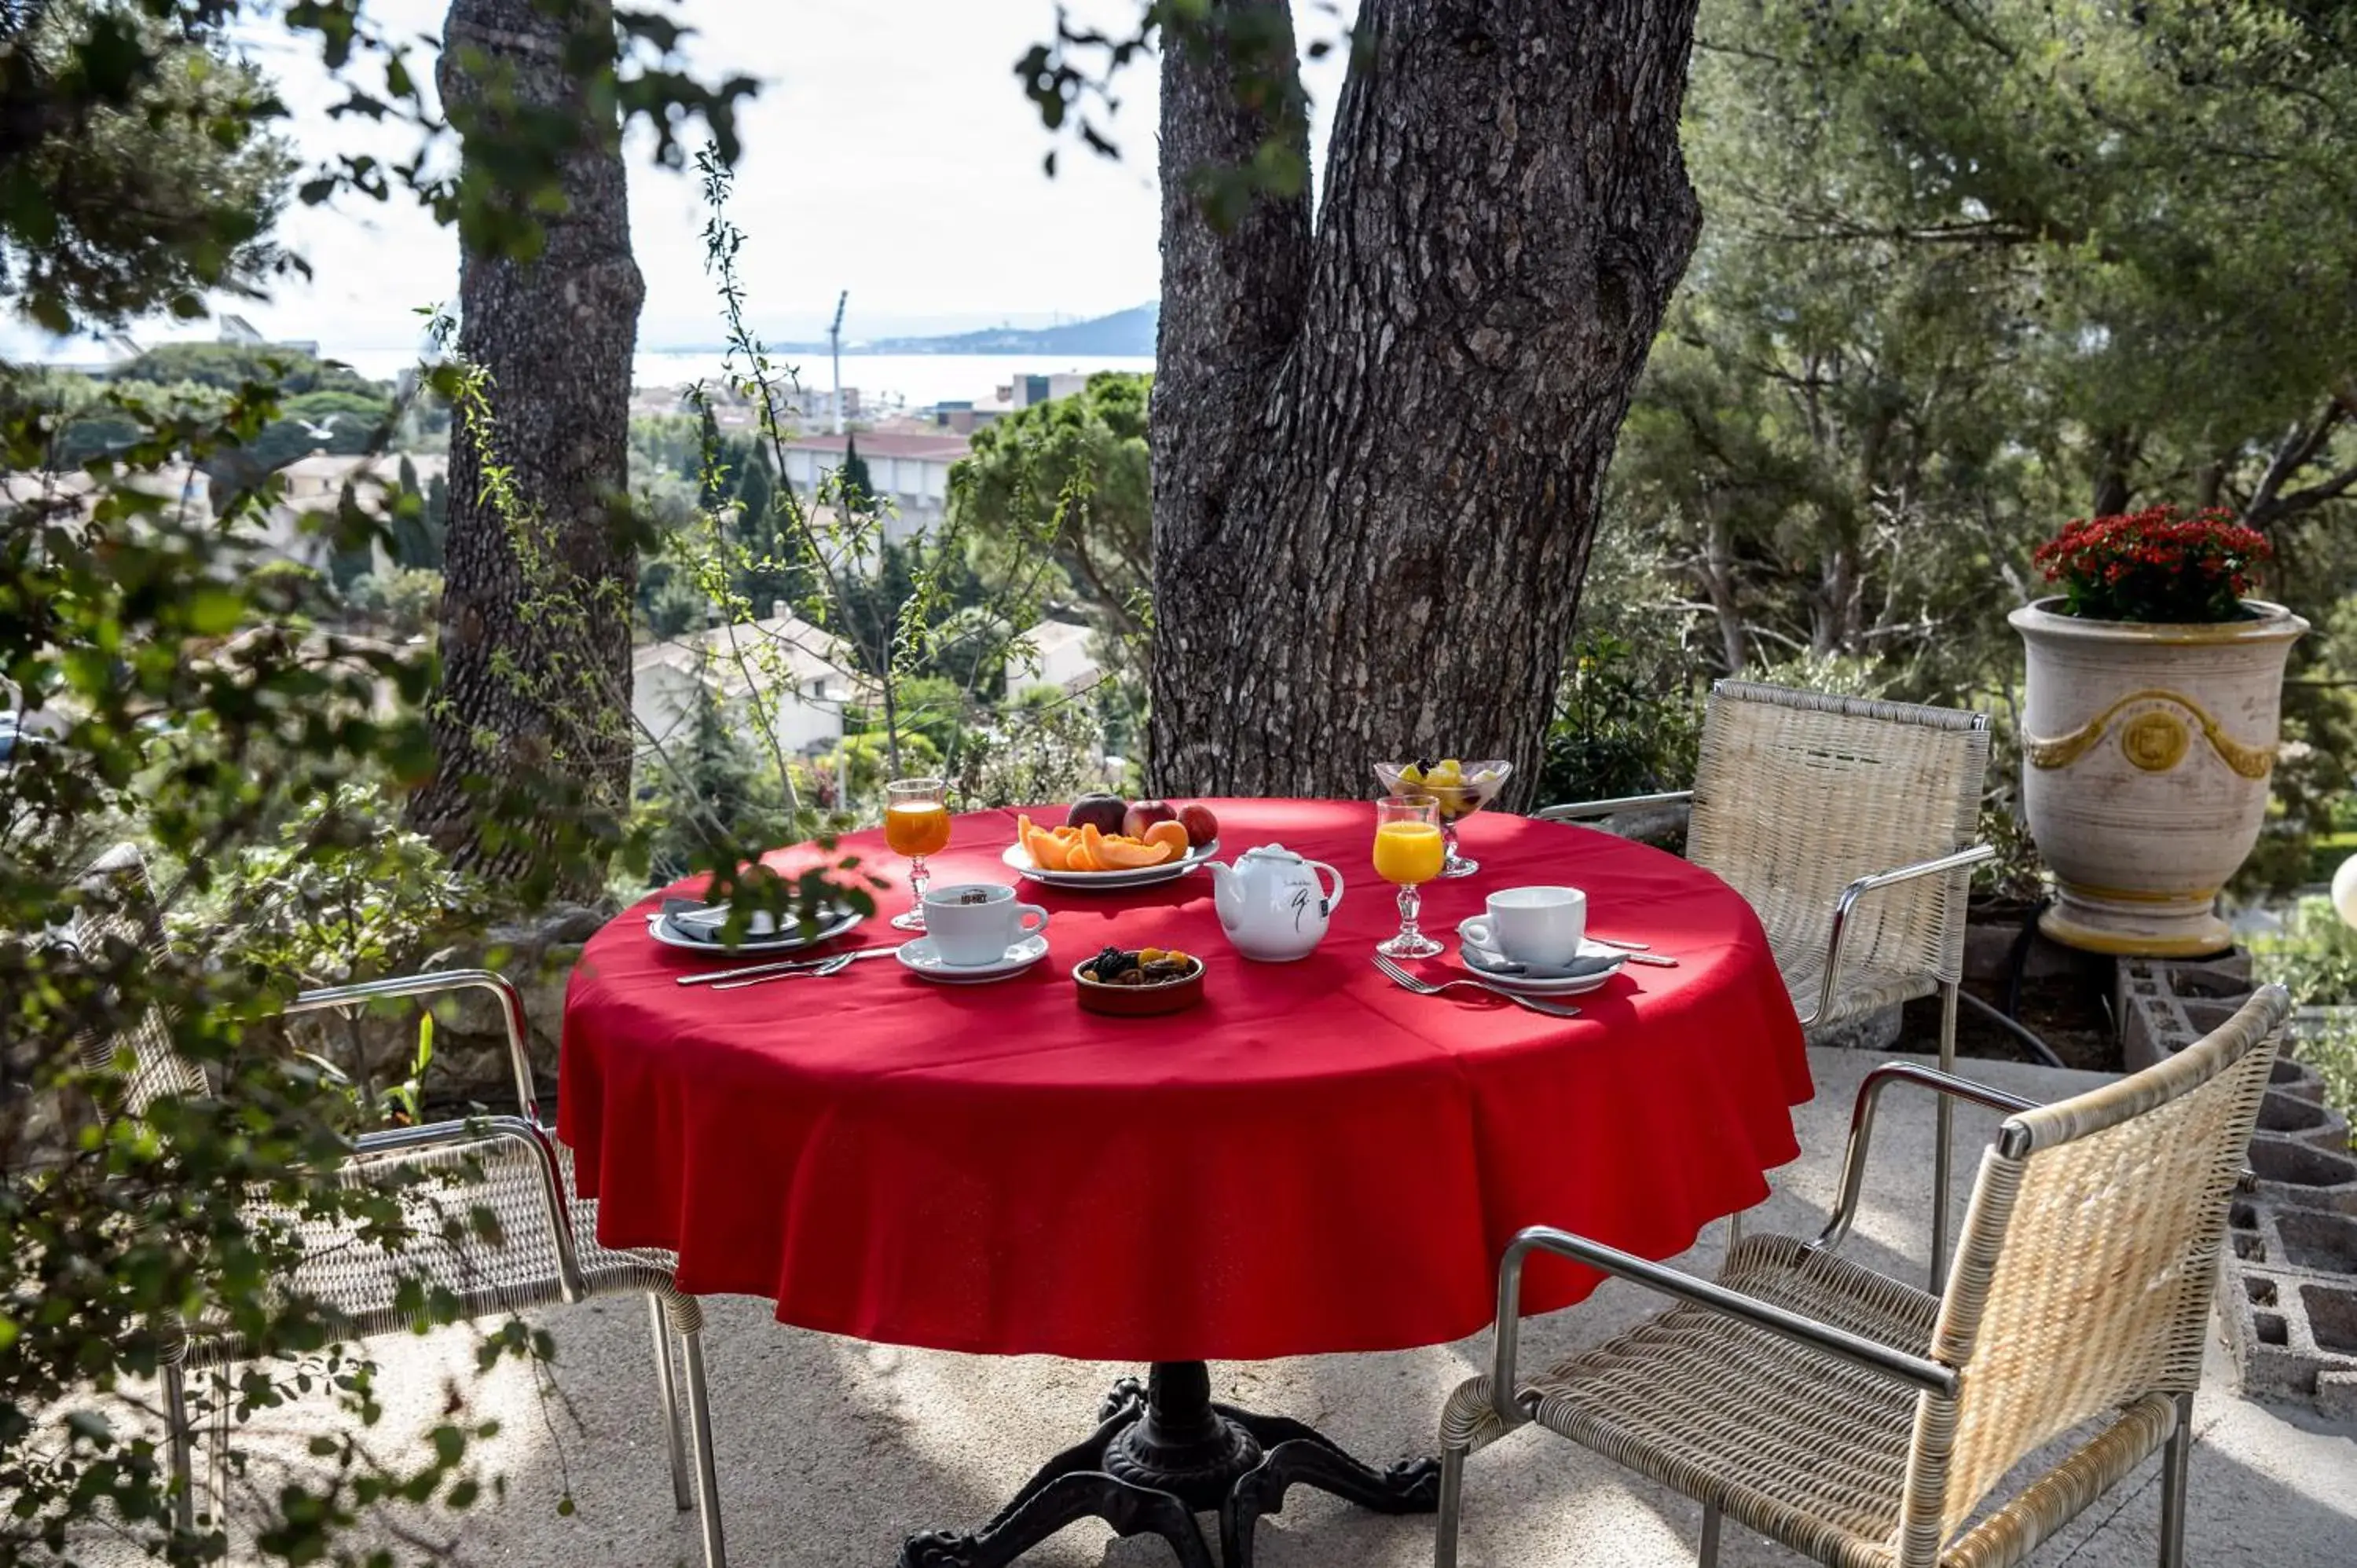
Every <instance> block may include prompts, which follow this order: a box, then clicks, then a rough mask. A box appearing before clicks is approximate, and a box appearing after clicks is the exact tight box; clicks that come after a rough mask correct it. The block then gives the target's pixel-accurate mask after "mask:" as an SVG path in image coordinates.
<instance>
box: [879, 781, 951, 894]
mask: <svg viewBox="0 0 2357 1568" xmlns="http://www.w3.org/2000/svg"><path fill="white" fill-rule="evenodd" d="M884 842H885V843H886V844H887V845H888V846H889V847H890V849H891V851H892V853H893V854H905V855H907V856H908V857H909V912H908V913H907V914H905V915H898V916H895V917H894V918H893V920H892V929H894V930H897V931H921V930H923V929H925V884H926V883H927V882H928V881H930V880H931V877H930V875H928V873H927V872H926V870H925V856H927V855H929V854H941V853H942V851H943V850H945V849H947V848H949V846H950V808H949V800H948V796H947V794H946V786H944V785H943V784H942V781H941V780H940V779H893V780H892V781H891V782H890V783H889V784H887V785H885V786H884Z"/></svg>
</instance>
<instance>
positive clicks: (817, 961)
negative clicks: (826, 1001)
mask: <svg viewBox="0 0 2357 1568" xmlns="http://www.w3.org/2000/svg"><path fill="white" fill-rule="evenodd" d="M896 952H899V947H898V946H896V945H894V944H891V943H887V944H886V945H884V946H883V947H880V948H859V949H856V950H853V951H851V952H847V953H829V954H827V955H826V956H825V957H823V958H810V959H786V960H782V961H779V962H776V963H753V964H744V965H741V966H739V967H738V968H736V969H707V970H705V972H703V973H701V974H683V975H681V976H680V977H679V983H681V984H682V985H706V984H709V983H712V982H713V981H716V980H749V979H751V978H752V977H753V976H755V975H757V974H793V973H797V972H800V971H802V970H806V969H816V968H818V966H819V965H821V964H823V963H832V962H833V961H834V960H836V959H839V958H846V959H852V960H858V959H863V958H882V957H884V956H885V955H886V954H888V953H896Z"/></svg>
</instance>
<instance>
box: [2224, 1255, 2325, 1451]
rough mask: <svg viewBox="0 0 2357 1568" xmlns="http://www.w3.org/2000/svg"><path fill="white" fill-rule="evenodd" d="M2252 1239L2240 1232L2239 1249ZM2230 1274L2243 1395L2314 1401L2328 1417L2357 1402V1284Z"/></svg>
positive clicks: (2227, 1311)
mask: <svg viewBox="0 0 2357 1568" xmlns="http://www.w3.org/2000/svg"><path fill="white" fill-rule="evenodd" d="M2244 1234H2245V1233H2244V1232H2237V1233H2236V1240H2237V1244H2238V1246H2239V1244H2240V1241H2241V1239H2242V1236H2243V1235H2244ZM2227 1273H2228V1277H2227V1279H2226V1281H2225V1288H2224V1289H2222V1291H2221V1292H2220V1297H2221V1299H2220V1302H2219V1306H2220V1308H2221V1312H2220V1316H2222V1317H2223V1318H2224V1320H2225V1324H2226V1338H2227V1342H2228V1343H2229V1344H2230V1345H2231V1346H2232V1347H2233V1351H2234V1357H2235V1359H2236V1360H2237V1361H2239V1362H2240V1363H2241V1364H2242V1369H2243V1391H2244V1393H2246V1394H2249V1395H2250V1396H2252V1397H2253V1398H2255V1399H2275V1400H2283V1399H2295V1400H2307V1401H2309V1402H2313V1403H2314V1404H2315V1405H2316V1406H2317V1408H2318V1409H2319V1411H2320V1412H2323V1413H2325V1414H2327V1415H2333V1414H2334V1413H2335V1412H2336V1411H2338V1410H2341V1408H2343V1407H2344V1406H2346V1405H2349V1404H2352V1403H2357V1279H2350V1278H2347V1277H2342V1278H2338V1279H2335V1278H2331V1277H2328V1276H2321V1275H2314V1274H2303V1273H2298V1271H2295V1270H2288V1269H2287V1270H2275V1269H2266V1268H2259V1267H2255V1266H2253V1265H2252V1264H2250V1263H2248V1262H2243V1263H2240V1264H2238V1265H2237V1266H2236V1267H2233V1268H2232V1269H2230V1270H2228V1271H2227ZM2328 1379H2329V1380H2330V1381H2328Z"/></svg>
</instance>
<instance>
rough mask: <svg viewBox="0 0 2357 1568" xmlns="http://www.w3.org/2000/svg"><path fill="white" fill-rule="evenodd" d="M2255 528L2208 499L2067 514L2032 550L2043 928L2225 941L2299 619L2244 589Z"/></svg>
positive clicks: (2033, 774) (2082, 938)
mask: <svg viewBox="0 0 2357 1568" xmlns="http://www.w3.org/2000/svg"><path fill="white" fill-rule="evenodd" d="M2268 553H2269V552H2268V546H2267V542H2266V539H2265V538H2264V537H2263V536H2261V535H2260V534H2259V533H2257V532H2254V531H2253V530H2251V529H2248V528H2245V527H2244V526H2242V525H2241V524H2239V523H2237V522H2236V521H2234V520H2233V516H2232V514H2230V513H2228V512H2224V511H2219V510H2205V511H2199V512H2190V513H2189V512H2180V511H2179V510H2176V509H2175V508H2173V507H2166V506H2161V507H2154V508H2152V509H2150V510H2146V511H2139V512H2131V513H2126V514H2123V515H2118V516H2113V517H2098V518H2090V519H2083V520H2081V521H2075V522H2072V524H2071V525H2070V526H2069V527H2068V528H2066V529H2064V530H2063V531H2062V532H2061V534H2060V535H2059V536H2058V537H2056V538H2054V539H2052V540H2050V541H2049V542H2047V543H2045V544H2043V545H2041V546H2040V547H2039V550H2038V552H2037V553H2036V555H2035V556H2034V557H2033V559H2034V560H2035V561H2036V562H2037V564H2039V565H2040V566H2042V567H2044V568H2045V571H2046V576H2047V580H2048V581H2050V582H2053V583H2058V584H2060V585H2061V588H2062V592H2061V595H2059V596H2055V597H2051V598H2044V599H2040V600H2038V601H2037V602H2036V603H2034V604H2030V605H2025V606H2024V607H2021V608H2019V609H2018V610H2015V611H2014V612H2013V614H2012V616H2011V617H2010V619H2011V621H2012V623H2013V627H2014V629H2015V630H2017V631H2018V632H2019V633H2021V639H2022V641H2023V642H2024V643H2025V644H2026V645H2027V647H2028V650H2029V690H2028V693H2027V694H2026V698H2025V702H2024V704H2023V713H2022V737H2021V738H2022V768H2021V796H2022V807H2023V811H2024V812H2025V814H2026V815H2027V816H2028V817H2029V831H2030V835H2031V836H2032V837H2033V838H2034V839H2036V840H2037V843H2038V848H2039V851H2040V854H2043V855H2044V856H2045V859H2046V862H2047V864H2048V865H2050V866H2051V867H2053V870H2054V875H2055V880H2056V883H2057V884H2058V894H2059V897H2057V900H2056V902H2055V904H2054V906H2053V908H2050V909H2049V910H2047V912H2046V914H2045V915H2044V917H2043V918H2041V920H2040V925H2041V926H2042V927H2043V928H2044V929H2045V931H2046V933H2047V935H2049V936H2050V937H2052V938H2054V939H2055V940H2057V941H2061V942H2065V943H2068V944H2069V945H2071V946H2072V947H2077V948H2085V949H2089V950H2093V951H2096V952H2107V953H2126V954H2147V955H2152V956H2156V957H2179V958H2181V957H2189V956H2192V955H2196V954H2201V953H2210V952H2217V951H2219V950H2222V949H2225V948H2228V947H2231V946H2233V938H2232V936H2231V935H2230V934H2229V933H2228V931H2227V928H2226V924H2225V922H2224V921H2222V920H2221V919H2219V918H2218V917H2217V914H2216V912H2215V910H2214V909H2213V908H2212V905H2213V902H2214V900H2215V899H2216V897H2217V893H2218V889H2219V888H2220V887H2221V886H2223V885H2224V883H2225V881H2226V879H2227V878H2228V877H2229V876H2232V875H2233V874H2234V872H2235V870H2236V868H2237V867H2239V866H2240V865H2242V864H2243V860H2244V857H2245V856H2246V855H2248V854H2250V853H2251V847H2252V845H2253V844H2254V843H2256V842H2257V840H2258V834H2259V828H2260V825H2261V824H2262V822H2264V821H2265V819H2266V811H2267V779H2268V776H2269V775H2270V774H2271V773H2272V772H2273V771H2274V769H2275V760H2276V739H2277V737H2278V728H2279V721H2280V716H2281V707H2282V695H2283V671H2284V660H2285V659H2286V657H2287V655H2288V654H2289V653H2290V651H2291V645H2292V644H2293V643H2294V642H2295V641H2297V640H2298V639H2299V637H2300V635H2301V634H2302V633H2303V632H2305V631H2307V630H2308V623H2307V622H2306V621H2304V620H2302V619H2301V618H2299V617H2298V616H2296V615H2294V614H2292V613H2291V612H2290V611H2289V610H2287V609H2286V608H2284V607H2282V606H2281V605H2274V604H2268V603H2266V602H2265V601H2263V600H2258V599H2250V598H2245V597H2244V594H2245V592H2246V591H2247V590H2248V589H2249V586H2250V579H2251V572H2252V569H2253V568H2254V567H2255V565H2256V564H2258V563H2259V562H2261V561H2263V560H2265V559H2266V557H2267V554H2268Z"/></svg>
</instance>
